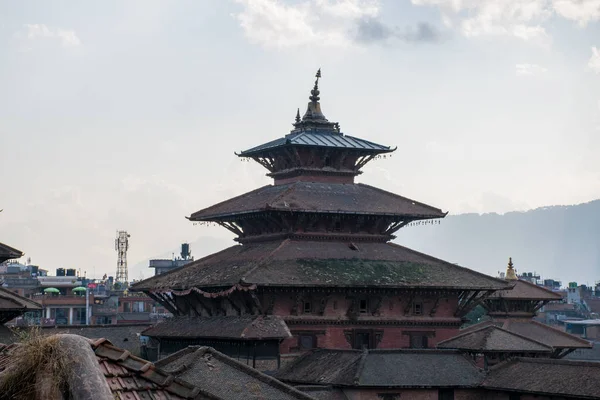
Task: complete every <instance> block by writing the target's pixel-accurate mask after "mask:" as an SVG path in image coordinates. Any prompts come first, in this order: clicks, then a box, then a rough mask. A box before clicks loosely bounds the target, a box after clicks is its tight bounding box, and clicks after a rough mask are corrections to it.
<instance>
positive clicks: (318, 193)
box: [189, 182, 446, 221]
mask: <svg viewBox="0 0 600 400" xmlns="http://www.w3.org/2000/svg"><path fill="white" fill-rule="evenodd" d="M267 210H269V211H273V210H276V211H286V212H320V213H347V214H357V213H359V214H371V215H393V216H408V217H413V218H443V217H444V216H445V215H446V214H445V213H443V212H442V210H440V209H438V208H434V207H431V206H428V205H426V204H422V203H419V202H416V201H414V200H411V199H407V198H406V197H402V196H398V195H396V194H393V193H390V192H386V191H385V190H381V189H378V188H375V187H373V186H369V185H364V184H344V183H314V182H294V183H289V184H285V185H275V186H272V185H269V186H263V187H261V188H259V189H256V190H253V191H251V192H248V193H245V194H243V195H241V196H238V197H234V198H232V199H229V200H226V201H224V202H221V203H218V204H215V205H214V206H211V207H208V208H205V209H203V210H200V211H197V212H195V213H193V214H192V215H191V216H190V218H189V219H190V220H192V221H210V220H217V219H224V217H225V216H230V215H239V214H248V213H255V212H261V211H267Z"/></svg>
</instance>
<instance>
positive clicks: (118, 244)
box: [115, 231, 131, 284]
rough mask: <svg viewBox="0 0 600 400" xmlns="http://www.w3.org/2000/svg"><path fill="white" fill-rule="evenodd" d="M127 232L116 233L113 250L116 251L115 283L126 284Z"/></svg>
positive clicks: (127, 280) (128, 236)
mask: <svg viewBox="0 0 600 400" xmlns="http://www.w3.org/2000/svg"><path fill="white" fill-rule="evenodd" d="M130 237H131V235H129V234H128V233H127V231H117V238H116V239H115V250H116V251H117V276H116V279H115V281H116V282H121V283H123V284H128V283H129V279H128V277H127V250H128V249H129V238H130Z"/></svg>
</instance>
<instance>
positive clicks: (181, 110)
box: [0, 0, 600, 278]
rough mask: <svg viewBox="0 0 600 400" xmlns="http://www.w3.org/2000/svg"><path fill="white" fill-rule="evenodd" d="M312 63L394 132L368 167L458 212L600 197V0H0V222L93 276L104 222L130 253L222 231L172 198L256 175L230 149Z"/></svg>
mask: <svg viewBox="0 0 600 400" xmlns="http://www.w3.org/2000/svg"><path fill="white" fill-rule="evenodd" d="M318 67H321V68H322V70H323V79H322V83H321V92H322V95H321V98H322V100H321V103H322V107H323V111H324V113H325V115H326V116H327V117H328V118H329V119H330V120H333V121H339V122H340V124H341V127H342V131H344V132H345V133H347V134H349V135H353V136H359V137H363V138H366V139H370V140H373V141H376V142H379V143H382V144H389V145H393V146H398V151H396V152H395V153H394V155H393V157H392V158H391V159H389V158H388V159H385V160H378V161H375V162H373V163H372V165H370V166H368V167H367V168H366V169H365V173H364V174H363V175H362V176H361V177H360V181H363V182H368V183H369V184H372V185H376V186H380V187H382V188H384V189H387V190H390V191H393V192H396V193H399V194H402V195H404V196H407V197H411V198H415V199H418V200H420V201H423V202H426V203H429V204H431V205H434V206H437V207H440V208H442V209H444V210H448V211H450V212H451V213H462V212H489V211H496V212H505V211H509V210H521V209H528V208H534V207H539V206H543V205H553V204H573V203H580V202H585V201H589V200H592V199H596V198H599V197H600V157H599V156H598V149H599V148H600V0H587V1H586V0H494V1H492V0H412V1H408V0H405V1H400V0H392V1H384V0H382V1H375V0H374V1H366V0H365V1H361V0H338V1H334V0H293V1H292V0H290V1H283V0H280V1H275V0H237V1H225V0H213V1H208V0H206V1H200V0H196V1H152V0H143V1H121V0H119V1H109V0H103V1H96V2H91V1H58V0H54V1H51V2H50V1H45V0H41V1H25V0H23V1H8V0H0V149H1V152H2V155H1V158H0V182H2V184H3V188H2V189H1V191H0V209H1V208H3V209H4V212H2V213H1V214H0V240H1V241H2V242H5V243H7V244H10V245H12V246H15V247H17V248H19V249H21V250H23V251H25V253H26V254H27V256H29V257H31V258H32V262H33V263H35V264H39V265H41V266H42V267H45V268H48V269H50V270H52V271H53V270H54V268H56V267H68V268H71V267H72V268H81V270H82V271H87V272H88V275H92V274H93V273H94V272H95V274H96V275H97V276H101V274H102V273H104V272H107V273H109V274H114V270H115V265H116V253H115V251H114V237H115V232H116V230H117V229H125V230H128V231H129V233H130V234H131V250H130V253H129V261H130V265H133V264H135V263H137V262H140V261H141V260H143V259H146V258H149V257H153V256H157V255H161V254H163V253H165V251H169V249H171V248H176V247H177V246H178V244H179V243H180V242H182V241H195V240H197V239H198V237H201V236H206V237H209V236H212V237H213V239H211V241H207V242H206V243H207V245H206V246H205V247H204V248H198V247H199V246H196V248H194V249H193V251H194V252H195V254H196V255H202V254H206V253H208V252H211V251H215V250H218V249H217V248H216V247H217V245H216V244H215V243H217V242H218V241H219V240H221V239H223V240H222V241H223V242H225V239H228V238H230V235H229V234H228V233H227V231H225V230H224V229H218V228H205V227H199V226H193V224H192V223H190V222H188V221H187V220H186V219H185V218H184V216H189V215H190V214H191V213H192V212H194V211H197V210H199V209H201V208H204V207H206V206H208V205H211V204H212V203H215V202H218V201H221V200H224V199H226V198H228V197H230V196H233V195H236V194H241V193H243V192H245V191H249V190H252V189H253V188H256V187H258V186H261V185H264V184H267V183H269V179H268V178H267V177H265V176H264V174H265V172H266V171H265V170H264V169H263V168H262V167H260V166H259V165H254V164H253V163H245V162H241V161H240V160H239V159H238V158H237V157H236V156H235V155H234V154H233V152H234V151H240V150H244V149H246V148H249V147H252V146H254V145H257V144H260V143H262V142H265V141H267V140H271V139H274V138H276V137H280V136H283V135H284V134H286V133H287V132H288V131H289V129H290V128H291V125H290V123H291V122H292V121H293V117H294V115H295V113H296V108H297V107H300V108H301V110H303V109H304V108H305V107H306V103H307V101H308V95H309V91H310V88H311V86H312V83H313V79H314V78H313V77H314V73H315V71H316V69H317V68H318ZM214 238H216V240H215V239H214ZM504 261H505V260H501V262H502V264H504ZM471 267H474V266H471ZM142 270H143V273H144V275H145V276H148V275H149V274H150V273H151V271H150V270H148V269H146V268H143V269H138V270H134V271H131V272H130V277H132V278H139V274H140V271H142Z"/></svg>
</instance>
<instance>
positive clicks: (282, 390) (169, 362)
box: [156, 346, 313, 400]
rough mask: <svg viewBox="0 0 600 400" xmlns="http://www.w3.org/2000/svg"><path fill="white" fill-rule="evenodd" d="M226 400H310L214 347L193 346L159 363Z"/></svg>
mask: <svg viewBox="0 0 600 400" xmlns="http://www.w3.org/2000/svg"><path fill="white" fill-rule="evenodd" d="M156 365H157V366H158V367H160V368H161V369H162V370H164V371H167V372H169V373H171V374H173V375H174V376H176V377H178V378H181V379H183V380H185V381H186V382H189V383H191V384H193V385H195V386H197V387H201V388H204V389H205V390H207V391H209V392H211V393H213V394H215V395H217V396H218V397H219V398H222V399H225V400H238V399H248V400H253V399H254V400H293V399H300V400H310V399H313V397H311V396H309V395H307V394H304V393H302V392H300V391H298V390H296V389H294V388H293V387H291V386H289V385H286V384H284V383H282V382H280V381H278V380H276V379H274V378H272V377H270V376H267V375H265V374H263V373H261V372H259V371H257V370H255V369H254V368H251V367H249V366H247V365H245V364H242V363H240V362H238V361H235V360H233V359H232V358H230V357H227V356H225V355H224V354H221V353H219V352H218V351H216V350H214V349H212V348H210V347H200V346H191V347H188V348H187V349H183V350H180V351H178V352H177V353H174V354H172V355H170V356H169V357H167V358H163V359H162V360H160V361H158V362H157V363H156Z"/></svg>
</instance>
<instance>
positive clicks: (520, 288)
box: [489, 280, 562, 301]
mask: <svg viewBox="0 0 600 400" xmlns="http://www.w3.org/2000/svg"><path fill="white" fill-rule="evenodd" d="M508 282H509V284H510V285H511V286H512V289H509V290H499V291H497V292H494V293H492V294H491V295H490V296H489V298H490V299H495V298H503V299H509V300H539V301H542V300H547V301H557V300H562V296H561V295H560V293H556V292H553V291H552V290H549V289H546V288H545V287H543V286H538V285H535V284H533V283H531V282H527V281H523V280H516V281H510V280H509V281H508Z"/></svg>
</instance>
